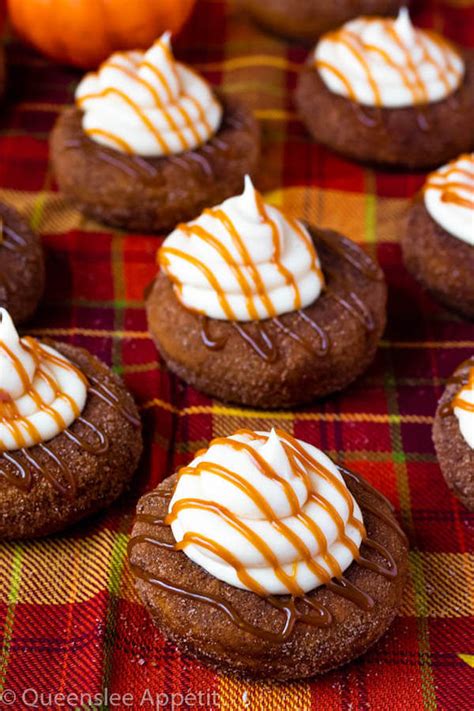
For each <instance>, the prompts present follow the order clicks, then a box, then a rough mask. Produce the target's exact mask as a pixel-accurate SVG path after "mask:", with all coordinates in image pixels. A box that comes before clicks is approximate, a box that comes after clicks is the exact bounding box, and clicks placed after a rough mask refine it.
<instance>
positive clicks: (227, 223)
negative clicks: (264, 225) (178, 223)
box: [204, 208, 276, 320]
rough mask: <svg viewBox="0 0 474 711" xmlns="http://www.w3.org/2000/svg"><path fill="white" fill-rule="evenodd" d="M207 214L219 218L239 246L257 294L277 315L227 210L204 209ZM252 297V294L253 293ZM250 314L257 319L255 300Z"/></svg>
mask: <svg viewBox="0 0 474 711" xmlns="http://www.w3.org/2000/svg"><path fill="white" fill-rule="evenodd" d="M204 213H205V214H208V215H211V216H212V217H214V218H215V219H216V220H219V221H220V222H221V223H222V224H223V225H224V227H225V229H226V230H227V232H228V233H229V235H230V237H231V239H232V242H233V244H234V245H235V247H236V248H237V251H238V252H239V254H240V256H241V258H242V262H243V266H244V267H248V269H249V271H250V274H251V276H252V279H253V282H254V284H255V288H256V291H257V295H258V296H259V297H260V298H261V300H262V303H263V305H264V306H265V309H266V311H267V314H268V316H269V317H273V316H276V310H275V307H274V305H273V303H272V300H271V299H270V296H269V294H268V291H267V290H266V288H265V284H264V283H263V280H262V278H261V277H260V274H259V272H258V268H257V267H256V265H255V264H254V262H253V260H252V257H251V256H250V253H249V251H248V249H247V247H246V246H245V244H244V242H243V240H242V239H241V237H240V235H239V232H238V230H237V229H236V227H235V225H234V223H233V222H232V220H231V219H230V217H228V215H226V214H225V212H224V211H223V210H221V209H219V208H214V209H208V210H204ZM251 299H252V295H251ZM248 312H249V316H250V317H251V318H252V319H254V320H256V319H257V318H258V314H257V311H256V308H255V306H254V304H253V300H252V301H251V308H248Z"/></svg>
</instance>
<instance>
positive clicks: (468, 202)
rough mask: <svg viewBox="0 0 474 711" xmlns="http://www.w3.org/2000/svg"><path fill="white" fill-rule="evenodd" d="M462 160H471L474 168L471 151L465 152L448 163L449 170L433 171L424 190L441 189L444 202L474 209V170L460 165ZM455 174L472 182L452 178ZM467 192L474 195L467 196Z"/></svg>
mask: <svg viewBox="0 0 474 711" xmlns="http://www.w3.org/2000/svg"><path fill="white" fill-rule="evenodd" d="M460 161H469V162H470V163H471V165H472V166H473V169H474V160H473V159H472V157H471V156H470V155H469V153H465V154H463V155H461V156H459V158H456V159H455V160H453V161H451V162H450V163H448V166H449V167H448V170H446V171H443V172H442V173H441V172H439V171H435V172H434V173H431V174H430V175H429V176H428V180H427V181H426V183H425V185H424V187H423V192H424V193H425V192H426V191H427V190H439V191H440V193H441V200H442V202H446V203H449V204H451V205H457V206H458V207H465V208H466V209H467V210H474V172H470V171H468V170H466V169H464V168H460V167H458V165H457V164H458V163H459V162H460ZM453 174H456V175H461V176H463V177H464V178H466V180H468V181H470V182H469V183H467V182H463V181H462V180H459V179H458V180H456V179H451V176H452V175H453ZM465 193H469V194H470V195H471V196H472V197H471V198H469V197H466V196H465Z"/></svg>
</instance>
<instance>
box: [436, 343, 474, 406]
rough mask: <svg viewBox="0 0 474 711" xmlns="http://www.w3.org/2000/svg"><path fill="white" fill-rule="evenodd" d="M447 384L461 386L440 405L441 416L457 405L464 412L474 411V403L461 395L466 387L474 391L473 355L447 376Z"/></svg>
mask: <svg viewBox="0 0 474 711" xmlns="http://www.w3.org/2000/svg"><path fill="white" fill-rule="evenodd" d="M448 384H456V385H461V386H462V387H461V388H460V390H459V392H458V393H457V394H456V395H455V397H454V398H453V399H452V400H451V401H450V402H447V403H445V404H444V405H443V406H442V407H441V409H440V415H441V417H448V416H449V415H452V414H453V412H454V408H455V407H458V408H459V409H460V410H465V411H466V412H472V413H474V403H472V402H467V401H466V400H463V398H462V397H461V393H462V391H463V390H464V389H466V388H467V389H469V390H473V391H474V357H472V358H469V359H468V360H466V361H465V362H464V363H461V365H460V366H459V368H458V369H457V370H456V372H455V373H454V375H453V376H452V377H451V378H449V380H448Z"/></svg>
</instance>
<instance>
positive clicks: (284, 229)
mask: <svg viewBox="0 0 474 711" xmlns="http://www.w3.org/2000/svg"><path fill="white" fill-rule="evenodd" d="M158 259H159V263H160V266H161V268H162V270H163V271H164V273H165V274H166V275H167V276H168V278H169V279H170V280H171V281H172V282H173V284H174V288H175V293H176V295H177V297H178V299H179V300H180V301H181V303H182V304H183V305H184V306H186V307H187V308H189V309H191V310H194V311H197V312H198V313H201V314H204V315H206V316H209V317H210V318H215V319H224V320H229V321H255V320H259V319H265V318H272V317H274V316H278V315H281V314H284V313H288V312H290V311H295V310H298V309H301V308H304V307H305V306H308V305H309V304H311V303H313V301H315V300H316V299H317V298H318V296H319V294H320V293H321V290H322V288H323V285H324V278H323V275H322V272H321V268H320V263H319V259H318V255H317V253H316V250H315V248H314V245H313V242H312V239H311V236H310V234H309V233H308V231H307V230H306V228H305V227H304V225H302V224H301V223H300V222H298V221H297V220H294V219H293V218H290V217H287V216H286V215H284V214H283V213H282V212H281V211H280V210H278V209H277V208H276V207H273V206H270V205H267V204H265V203H264V201H263V199H262V197H261V195H260V194H259V193H258V192H257V191H256V190H255V188H254V187H253V185H252V182H251V180H250V178H249V177H248V176H247V177H246V179H245V189H244V192H243V193H242V195H238V196H235V197H232V198H229V199H228V200H226V201H224V202H223V203H222V204H221V205H219V206H217V207H214V208H211V209H207V210H204V212H203V213H202V214H201V215H200V217H198V218H197V219H196V220H193V221H192V222H189V223H188V224H182V225H178V227H177V228H176V229H175V230H174V231H173V232H172V233H171V234H170V235H169V236H168V237H167V239H166V240H165V241H164V243H163V245H162V247H161V248H160V250H159V254H158Z"/></svg>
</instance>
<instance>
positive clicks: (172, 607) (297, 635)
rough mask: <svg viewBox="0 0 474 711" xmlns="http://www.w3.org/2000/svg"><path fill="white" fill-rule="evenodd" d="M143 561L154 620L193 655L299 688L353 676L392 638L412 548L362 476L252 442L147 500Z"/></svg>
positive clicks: (141, 578)
mask: <svg viewBox="0 0 474 711" xmlns="http://www.w3.org/2000/svg"><path fill="white" fill-rule="evenodd" d="M262 470H263V471H264V472H265V475H264V476H263V475H262ZM259 472H260V473H259ZM303 482H304V483H303ZM266 492H267V493H266ZM283 492H285V493H283ZM296 492H298V493H297V494H296ZM323 492H324V493H323ZM244 494H245V496H244ZM295 495H297V496H298V498H297V500H296V502H294V505H293V508H292V514H291V515H288V516H287V517H285V518H280V516H285V512H286V508H287V507H288V505H289V502H290V501H291V498H292V497H293V496H295ZM262 496H263V497H264V499H262ZM187 497H189V498H187ZM246 497H247V498H246ZM285 502H286V503H285ZM272 506H273V507H274V509H273V512H272ZM319 507H322V508H319ZM275 508H277V509H278V511H279V512H280V513H279V514H278V515H277V514H275V513H274V511H275ZM324 511H325V513H323V512H324ZM339 511H340V512H341V513H339ZM328 512H330V513H329V514H328ZM342 512H344V513H342ZM268 517H273V518H271V521H272V522H270V520H268ZM298 520H299V521H303V522H304V524H303V525H301V524H298V523H297V521H298ZM336 520H338V521H339V523H338V527H337V526H336V527H335V526H334V522H335V521H336ZM323 531H324V532H323ZM337 531H338V533H335V532H337ZM334 536H336V538H334ZM338 536H340V537H341V539H338ZM340 540H343V541H344V544H343V545H341V544H340ZM290 541H291V543H290ZM295 556H296V559H295V558H294V557H295ZM129 559H130V563H131V568H132V572H133V574H134V576H135V579H136V585H137V589H138V592H139V594H140V597H141V598H142V600H143V603H144V605H145V607H146V608H147V610H148V611H149V613H150V615H151V617H152V619H153V621H154V622H155V624H156V625H157V626H158V627H159V628H160V630H161V631H162V632H163V633H164V634H165V635H166V637H167V638H168V639H169V640H170V641H172V642H173V643H175V644H176V645H177V646H178V647H179V649H181V650H182V651H183V652H185V653H186V654H189V655H191V656H195V657H197V658H198V659H199V660H201V661H203V662H204V663H206V664H209V665H210V666H212V667H213V668H215V669H216V670H217V671H220V672H228V673H230V674H236V675H239V676H245V677H252V678H262V679H274V680H291V679H298V678H305V677H310V676H313V675H315V674H321V673H323V672H326V671H328V670H329V669H333V668H335V667H338V666H340V665H342V664H345V663H347V662H348V661H350V660H352V659H354V658H355V657H357V656H359V655H360V654H363V653H364V652H365V651H366V650H367V649H368V648H369V647H370V646H371V645H372V644H374V643H375V642H376V641H377V639H379V637H380V636H381V635H382V634H383V633H384V632H385V631H386V630H387V628H388V627H389V625H390V623H391V621H392V620H393V618H394V616H395V615H396V612H397V609H398V606H399V604H400V599H401V595H402V592H403V588H404V584H405V579H406V573H407V541H406V538H405V536H404V534H403V532H402V531H401V530H400V528H399V526H398V524H397V522H396V520H395V517H394V515H393V512H392V508H391V506H390V504H389V502H388V501H387V500H386V499H385V498H384V497H382V496H381V494H379V493H378V492H377V491H376V490H375V489H373V488H372V487H371V486H370V485H369V484H368V483H367V482H365V481H364V479H363V478H362V477H360V476H359V475H356V474H354V473H353V472H350V471H348V470H344V469H343V468H338V467H336V466H335V465H334V463H333V462H332V461H331V460H330V459H328V458H327V457H326V456H325V455H324V454H323V453H322V452H320V450H317V449H316V448H315V447H312V446H311V445H309V444H307V443H304V442H301V441H299V440H296V439H295V438H293V437H292V436H291V435H289V434H287V433H285V432H282V431H277V432H275V431H272V433H270V434H269V433H263V432H260V433H256V432H251V431H248V430H242V431H241V432H237V433H236V434H235V435H232V436H231V437H225V438H220V439H216V440H214V441H213V442H211V443H210V445H209V448H208V449H206V450H203V451H202V452H200V453H199V454H198V455H197V456H196V458H195V460H194V461H193V462H192V463H191V464H190V465H189V466H188V467H184V468H183V469H182V470H181V471H180V472H179V473H178V474H177V475H174V476H171V477H169V478H167V479H165V480H164V481H163V482H162V483H161V484H159V485H158V487H157V488H156V489H155V490H154V491H152V492H151V493H149V494H146V495H145V496H144V497H143V498H142V499H141V500H140V502H139V504H138V508H137V519H136V522H135V525H134V528H133V531H132V537H131V540H130V544H129ZM196 561H199V562H196ZM262 561H263V562H264V563H265V565H263V562H262ZM254 564H255V565H256V566H257V567H252V566H253V565H254ZM261 566H262V567H261ZM315 581H318V582H315ZM275 590H276V591H277V592H275Z"/></svg>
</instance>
